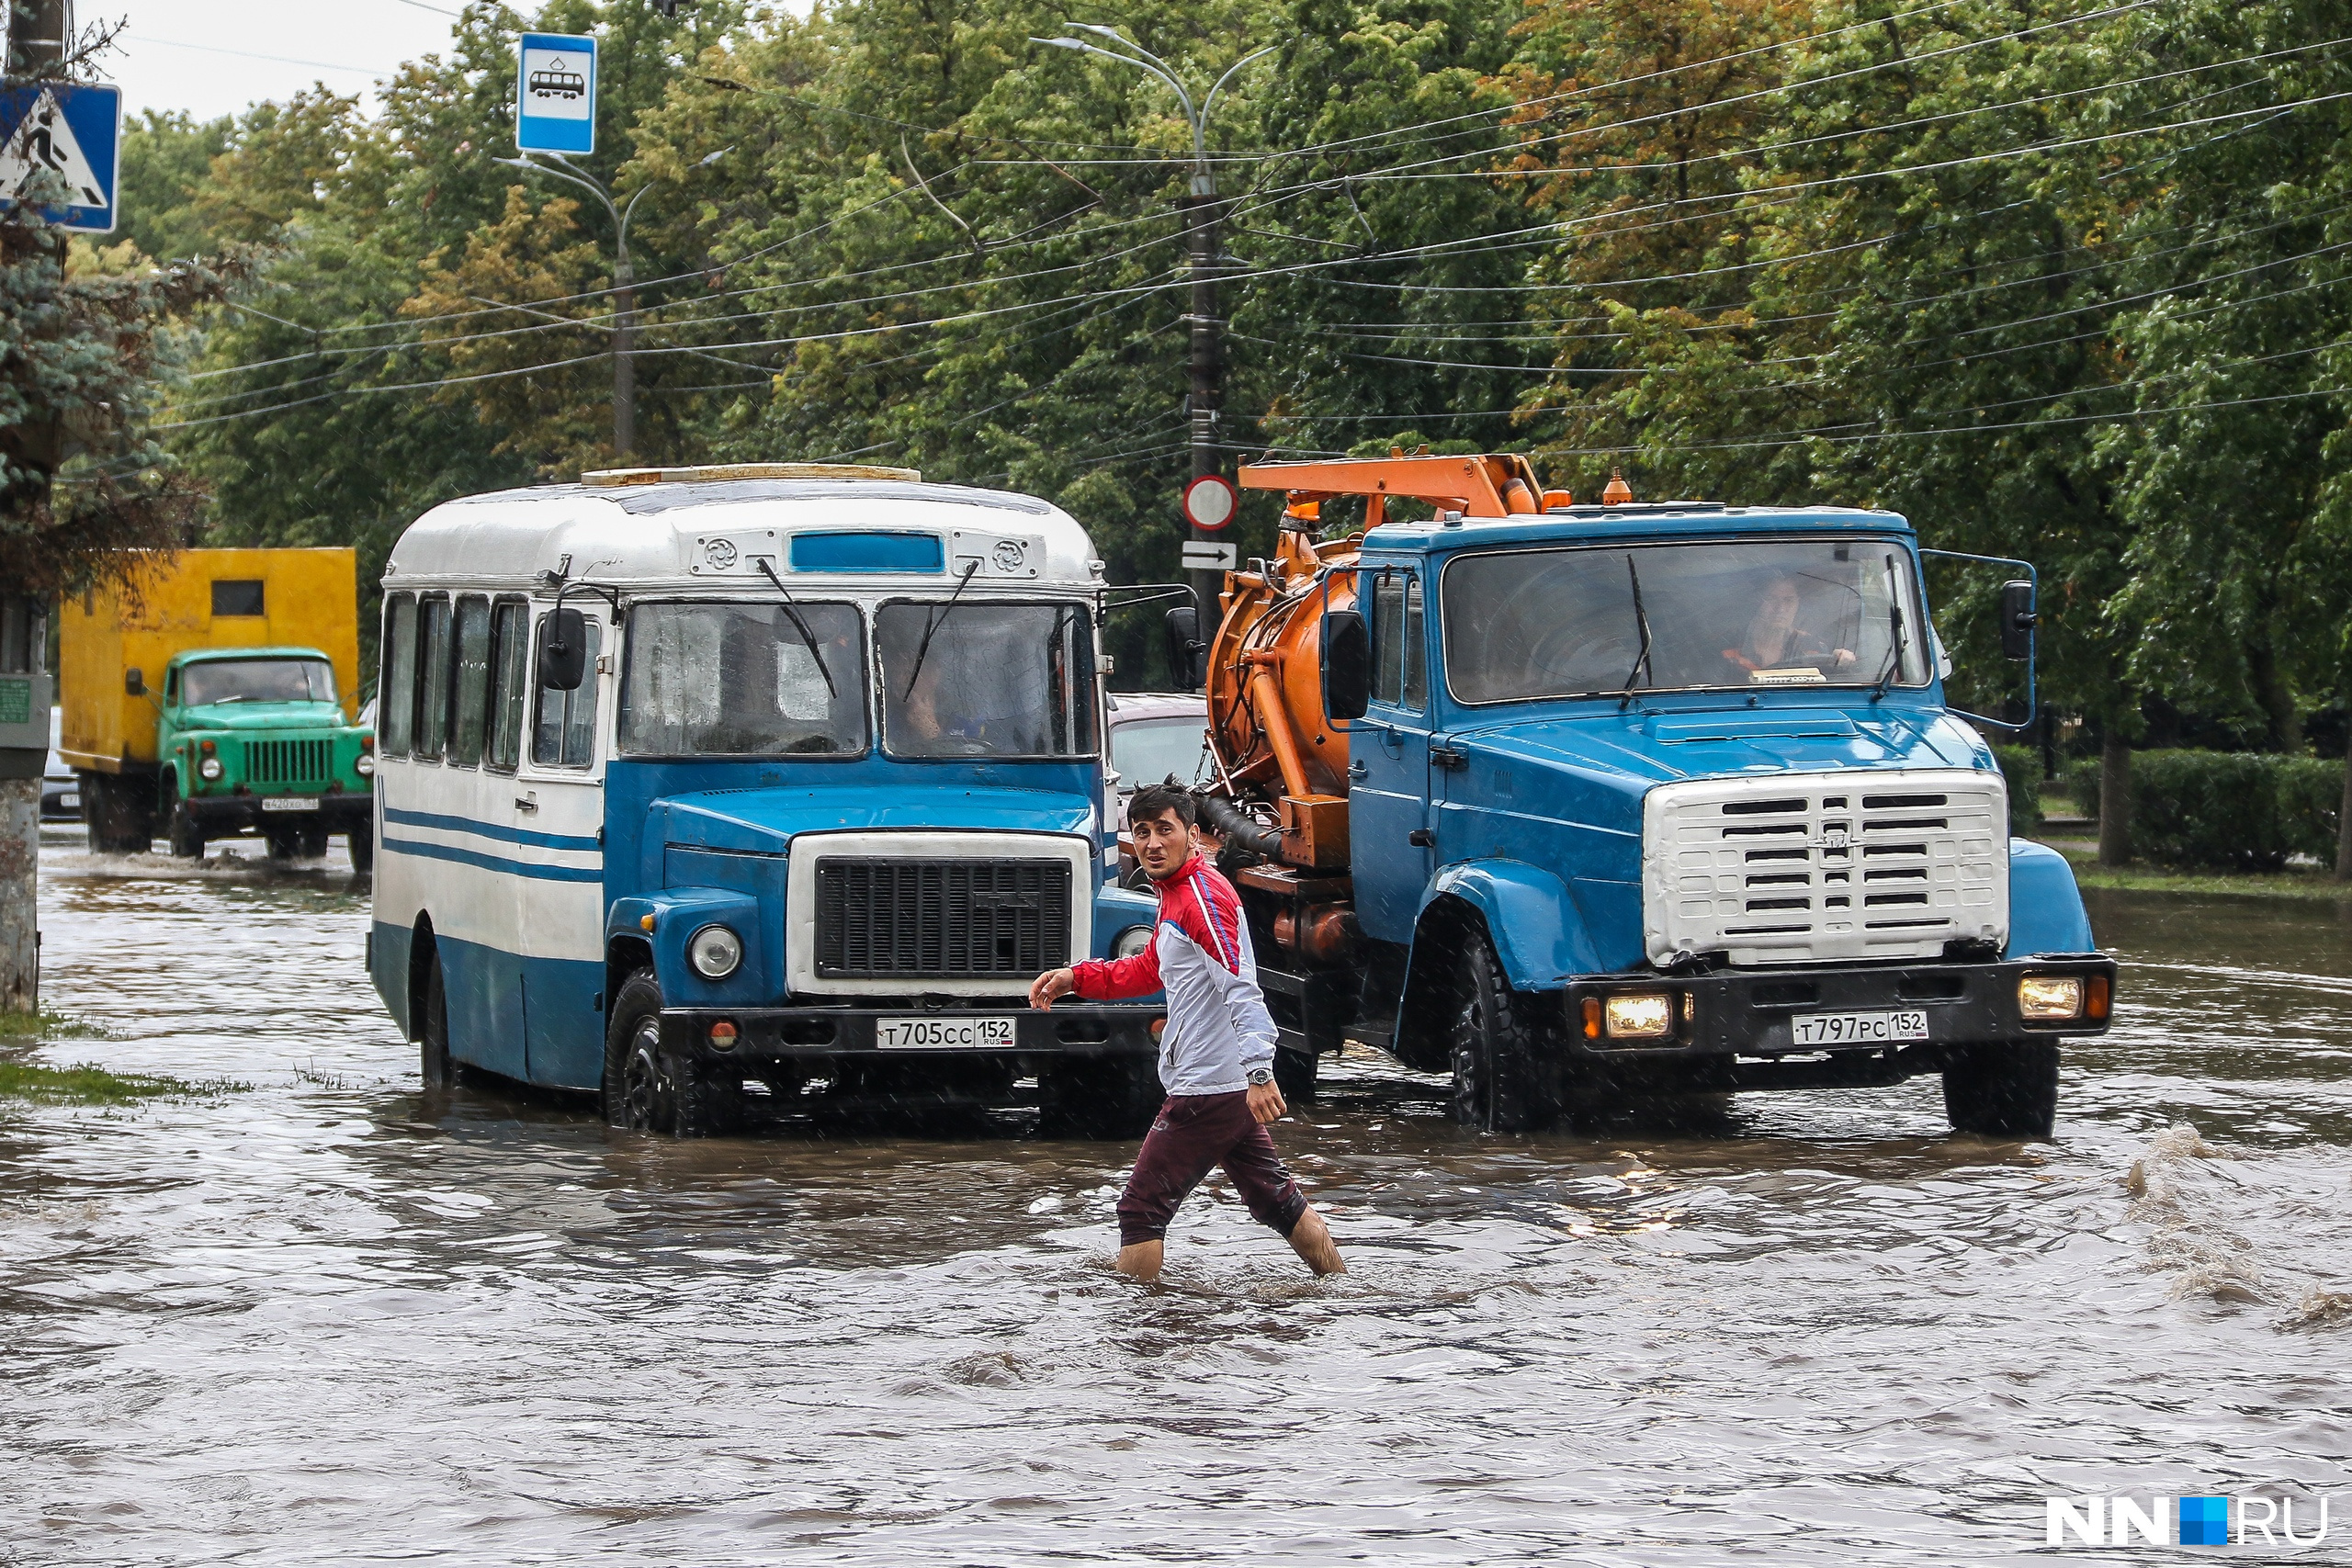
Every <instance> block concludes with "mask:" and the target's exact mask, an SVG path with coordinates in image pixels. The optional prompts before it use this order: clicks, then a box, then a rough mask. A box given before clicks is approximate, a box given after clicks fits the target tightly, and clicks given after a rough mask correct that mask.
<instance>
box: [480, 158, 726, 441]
mask: <svg viewBox="0 0 2352 1568" xmlns="http://www.w3.org/2000/svg"><path fill="white" fill-rule="evenodd" d="M732 151H733V149H732V148H730V147H722V148H720V149H719V150H718V152H711V153H707V154H705V155H704V156H703V158H702V159H701V160H700V161H699V162H697V163H696V164H695V168H697V169H707V168H708V167H709V166H710V165H711V164H715V163H717V162H718V160H719V159H721V158H723V157H725V156H726V155H727V154H728V153H729V152H732ZM538 156H539V157H542V158H548V159H551V160H553V162H554V163H555V164H557V165H558V166H557V167H553V168H550V167H548V164H542V163H538V162H537V161H536V160H535V159H534V158H533V157H532V155H531V154H530V153H527V152H526V153H525V154H524V155H523V156H521V157H520V158H493V159H492V160H491V161H492V163H496V164H505V165H506V166H507V167H508V168H510V169H529V170H533V171H535V172H537V173H538V174H542V175H554V176H555V177H556V178H557V179H560V180H569V181H571V183H572V184H573V185H576V186H579V187H580V188H581V189H582V190H584V191H586V192H587V193H588V194H589V195H591V196H593V197H595V198H596V199H597V200H598V201H600V202H602V203H603V204H604V208H605V211H606V212H607V213H609V214H610V215H611V217H612V220H613V450H614V451H616V452H617V453H618V454H619V455H620V457H621V460H622V461H624V462H626V461H628V458H629V457H631V456H632V455H633V454H634V453H635V452H636V450H637V361H636V359H635V357H634V355H635V353H636V350H637V273H636V270H635V269H634V268H633V267H632V266H631V265H629V259H628V220H630V219H631V218H633V217H635V216H636V214H637V204H638V202H639V199H640V198H641V197H644V195H645V193H646V192H647V191H649V190H651V189H652V188H653V182H652V181H650V180H648V181H647V182H646V183H645V184H643V185H641V186H638V187H637V190H636V192H635V193H634V194H633V195H631V196H630V197H629V198H628V206H626V207H619V206H616V205H614V202H613V197H612V193H611V192H610V191H608V190H606V189H605V185H604V182H603V181H601V180H599V179H597V178H596V177H595V176H594V175H588V174H585V173H583V172H582V171H581V170H579V169H577V168H575V167H573V166H572V164H571V161H570V160H569V159H567V158H565V157H564V155H563V154H562V153H560V152H542V153H540V154H539V155H538Z"/></svg>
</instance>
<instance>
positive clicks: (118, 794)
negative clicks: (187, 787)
mask: <svg viewBox="0 0 2352 1568" xmlns="http://www.w3.org/2000/svg"><path fill="white" fill-rule="evenodd" d="M82 820H83V822H84V824H85V827H86V829H87V830H88V833H89V838H90V851H91V852H92V853H94V854H102V855H143V854H145V853H146V852H148V851H149V850H150V849H153V847H154V842H155V802H154V795H153V789H152V788H151V787H150V786H148V785H145V784H142V783H141V781H140V780H138V779H135V778H124V777H121V776H119V775H118V774H114V773H84V774H83V775H82Z"/></svg>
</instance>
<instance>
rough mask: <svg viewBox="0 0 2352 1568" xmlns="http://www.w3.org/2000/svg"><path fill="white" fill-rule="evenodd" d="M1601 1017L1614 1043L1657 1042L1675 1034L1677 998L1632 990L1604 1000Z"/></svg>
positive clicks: (1662, 992) (1663, 993)
mask: <svg viewBox="0 0 2352 1568" xmlns="http://www.w3.org/2000/svg"><path fill="white" fill-rule="evenodd" d="M1600 1016H1601V1021H1602V1024H1603V1026H1604V1027H1606V1028H1607V1030H1608V1031H1609V1037H1610V1038H1611V1040H1655V1039H1657V1038H1658V1037H1659V1036H1660V1035H1665V1034H1671V1033H1673V1032H1674V998H1672V997H1669V996H1668V995H1667V994H1666V993H1665V992H1664V991H1629V992H1627V993H1625V994H1624V995H1623V996H1615V997H1609V998H1604V999H1603V1000H1602V1002H1601V1004H1600Z"/></svg>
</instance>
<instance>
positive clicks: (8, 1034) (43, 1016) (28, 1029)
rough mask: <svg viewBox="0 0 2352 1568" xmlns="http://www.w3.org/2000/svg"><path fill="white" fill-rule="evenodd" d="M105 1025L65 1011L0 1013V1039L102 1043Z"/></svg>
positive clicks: (105, 1034)
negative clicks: (90, 1041) (94, 1041)
mask: <svg viewBox="0 0 2352 1568" xmlns="http://www.w3.org/2000/svg"><path fill="white" fill-rule="evenodd" d="M105 1038H107V1031H106V1026H105V1025H104V1024H99V1023H92V1022H91V1021H89V1020H88V1019H86V1018H75V1017H74V1015H73V1014H72V1013H66V1012H8V1011H0V1040H104V1039H105Z"/></svg>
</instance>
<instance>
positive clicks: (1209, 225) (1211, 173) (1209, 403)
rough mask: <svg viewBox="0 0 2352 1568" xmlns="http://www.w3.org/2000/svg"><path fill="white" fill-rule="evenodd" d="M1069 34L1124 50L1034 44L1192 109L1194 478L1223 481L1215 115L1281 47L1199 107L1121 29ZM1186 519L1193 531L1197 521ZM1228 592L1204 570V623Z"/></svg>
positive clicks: (1225, 78) (1067, 25)
mask: <svg viewBox="0 0 2352 1568" xmlns="http://www.w3.org/2000/svg"><path fill="white" fill-rule="evenodd" d="M1062 30H1063V31H1064V32H1066V33H1068V32H1088V33H1092V34H1093V35H1095V37H1097V38H1101V39H1107V40H1109V41H1110V42H1112V43H1114V44H1117V45H1118V46H1119V48H1118V49H1117V50H1111V49H1105V48H1103V46H1102V45H1101V44H1095V43H1090V42H1088V41H1087V40H1086V39H1080V38H1033V39H1030V40H1029V41H1030V42H1031V43H1042V44H1046V45H1048V46H1049V47H1051V48H1054V49H1068V50H1074V51H1077V52H1079V53H1080V54H1091V55H1094V56H1096V57H1098V58H1100V59H1103V60H1115V61H1117V62H1119V63H1120V64H1122V65H1132V66H1134V67H1135V68H1136V70H1138V71H1141V72H1143V73H1146V74H1148V75H1151V76H1157V77H1158V78H1159V80H1161V81H1162V82H1165V83H1167V84H1168V85H1169V86H1170V87H1171V88H1173V89H1174V90H1175V93H1176V100H1177V102H1179V103H1181V104H1182V105H1183V106H1184V118H1185V120H1186V122H1187V123H1189V124H1190V125H1191V126H1192V128H1193V181H1192V197H1191V199H1190V201H1188V202H1187V203H1186V206H1187V207H1188V209H1190V213H1191V218H1192V222H1191V229H1190V234H1189V238H1190V240H1191V242H1192V243H1191V253H1192V267H1191V272H1192V286H1193V300H1192V306H1193V308H1192V312H1191V315H1190V316H1189V318H1188V320H1189V321H1190V323H1191V326H1192V350H1193V353H1192V361H1193V363H1192V395H1191V397H1190V399H1189V400H1188V404H1189V410H1188V412H1190V414H1191V435H1192V445H1193V478H1194V479H1202V478H1204V477H1207V476H1210V475H1215V476H1216V477H1217V478H1220V479H1222V478H1223V477H1224V474H1225V457H1224V453H1223V452H1222V451H1221V450H1220V448H1219V446H1218V441H1217V436H1218V429H1217V423H1218V412H1219V404H1220V401H1221V400H1222V395H1223V389H1224V382H1225V342H1224V338H1223V336H1222V335H1221V334H1222V331H1223V328H1224V326H1225V323H1224V321H1221V320H1220V319H1219V318H1218V316H1217V313H1216V278H1217V273H1218V271H1219V270H1220V268H1219V258H1220V257H1221V256H1222V255H1223V254H1224V252H1223V248H1222V246H1221V245H1220V244H1219V243H1218V237H1217V206H1216V169H1215V168H1214V167H1213V166H1212V165H1211V164H1210V163H1209V150H1208V119H1209V111H1210V110H1211V109H1213V108H1215V107H1216V96H1217V95H1218V94H1219V93H1221V92H1223V91H1224V90H1225V85H1226V84H1227V83H1228V82H1230V81H1232V80H1233V78H1234V76H1235V74H1236V73H1238V72H1239V71H1240V69H1241V68H1242V67H1243V66H1245V65H1247V64H1249V63H1250V62H1251V61H1253V60H1260V59H1262V58H1264V57H1265V56H1266V55H1269V54H1272V52H1273V51H1275V50H1276V49H1277V48H1279V47H1280V46H1279V45H1277V44H1268V45H1267V46H1266V47H1265V48H1263V49H1261V50H1257V51H1253V52H1251V53H1249V54H1245V55H1243V56H1242V57H1241V58H1240V59H1238V60H1237V61H1235V62H1233V63H1232V64H1231V65H1228V66H1227V67H1226V68H1225V73H1224V74H1223V75H1221V76H1219V77H1218V78H1217V79H1216V85H1214V86H1212V87H1211V88H1210V89H1209V90H1208V92H1207V94H1206V95H1205V96H1204V97H1203V98H1202V99H1201V101H1200V104H1199V106H1198V107H1194V105H1193V95H1192V94H1191V93H1190V92H1189V91H1187V90H1186V88H1185V86H1184V84H1183V81H1182V78H1180V77H1179V76H1178V75H1177V74H1176V71H1175V68H1174V67H1173V66H1171V65H1170V64H1169V63H1168V62H1166V61H1164V60H1162V59H1160V58H1159V56H1158V55H1156V54H1154V53H1152V52H1151V51H1149V50H1148V49H1146V48H1144V46H1143V45H1141V44H1139V43H1137V42H1136V41H1135V40H1134V39H1130V38H1127V37H1125V36H1124V35H1123V34H1121V33H1120V32H1119V31H1118V30H1117V29H1116V28H1105V27H1098V26H1096V25H1095V24H1093V23H1091V22H1064V23H1063V24H1062ZM1121 51H1125V52H1121ZM1186 521H1187V524H1188V525H1190V519H1189V518H1188V519H1187V520H1186ZM1189 532H1190V536H1191V537H1192V538H1193V539H1204V538H1207V537H1208V535H1207V534H1206V533H1204V531H1203V530H1202V529H1200V528H1199V527H1198V526H1196V525H1193V526H1190V528H1189ZM1220 586H1221V584H1220V582H1219V581H1218V574H1216V572H1210V571H1196V572H1194V573H1193V593H1194V595H1195V596H1196V597H1197V598H1198V599H1199V601H1200V604H1201V614H1202V616H1203V621H1204V624H1207V615H1208V612H1209V609H1210V608H1211V607H1212V606H1214V605H1215V604H1216V594H1217V590H1218V588H1219V587H1220Z"/></svg>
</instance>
